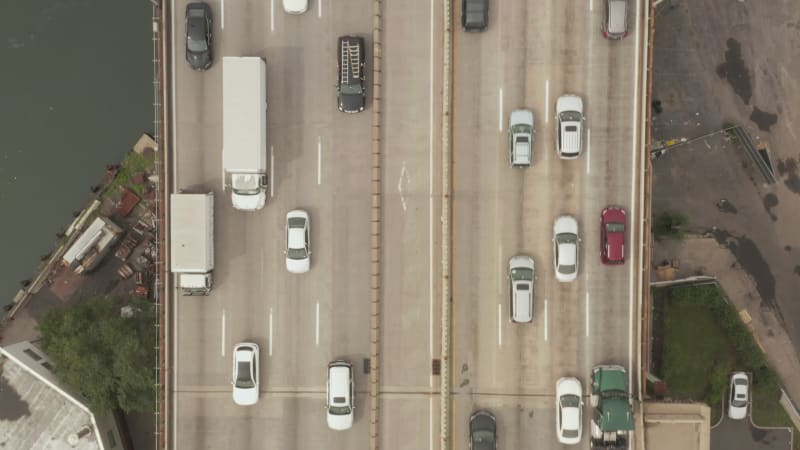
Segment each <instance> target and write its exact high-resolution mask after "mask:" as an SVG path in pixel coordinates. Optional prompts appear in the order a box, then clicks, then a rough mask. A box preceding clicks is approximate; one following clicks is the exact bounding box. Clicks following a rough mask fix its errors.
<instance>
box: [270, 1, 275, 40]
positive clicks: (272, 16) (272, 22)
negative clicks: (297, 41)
mask: <svg viewBox="0 0 800 450" xmlns="http://www.w3.org/2000/svg"><path fill="white" fill-rule="evenodd" d="M269 31H270V32H274V31H275V0H269Z"/></svg>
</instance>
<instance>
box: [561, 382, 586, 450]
mask: <svg viewBox="0 0 800 450" xmlns="http://www.w3.org/2000/svg"><path fill="white" fill-rule="evenodd" d="M582 410H583V389H582V388H581V382H580V380H578V379H577V378H573V377H564V378H560V379H559V380H558V381H557V382H556V434H557V435H558V442H561V443H562V444H569V445H574V444H578V443H580V442H581V423H582V416H581V414H582Z"/></svg>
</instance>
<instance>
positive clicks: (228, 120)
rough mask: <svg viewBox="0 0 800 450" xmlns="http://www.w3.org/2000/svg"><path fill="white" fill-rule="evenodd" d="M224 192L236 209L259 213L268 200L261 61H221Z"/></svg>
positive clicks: (229, 58)
mask: <svg viewBox="0 0 800 450" xmlns="http://www.w3.org/2000/svg"><path fill="white" fill-rule="evenodd" d="M222 167H223V170H224V173H223V182H222V188H223V190H224V189H225V188H226V187H227V186H230V188H231V201H232V202H233V207H234V208H236V209H239V210H242V211H256V210H259V209H261V208H263V207H264V204H265V203H266V200H267V195H266V192H267V64H266V62H265V61H264V60H263V59H262V58H259V57H250V56H246V57H243V56H226V57H224V58H222Z"/></svg>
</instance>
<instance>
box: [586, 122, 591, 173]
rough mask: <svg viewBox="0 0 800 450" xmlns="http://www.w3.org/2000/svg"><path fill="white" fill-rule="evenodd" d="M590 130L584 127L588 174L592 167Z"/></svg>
mask: <svg viewBox="0 0 800 450" xmlns="http://www.w3.org/2000/svg"><path fill="white" fill-rule="evenodd" d="M591 162H592V130H591V129H590V128H587V129H586V174H587V175H588V174H589V172H590V171H591V167H592V164H591Z"/></svg>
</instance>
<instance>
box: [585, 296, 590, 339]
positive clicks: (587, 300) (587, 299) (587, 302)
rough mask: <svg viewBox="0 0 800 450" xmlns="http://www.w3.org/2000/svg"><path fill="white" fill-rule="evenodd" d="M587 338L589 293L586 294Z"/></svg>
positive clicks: (587, 330) (587, 334)
mask: <svg viewBox="0 0 800 450" xmlns="http://www.w3.org/2000/svg"><path fill="white" fill-rule="evenodd" d="M586 337H589V293H588V292H587V293H586Z"/></svg>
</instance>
